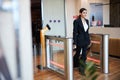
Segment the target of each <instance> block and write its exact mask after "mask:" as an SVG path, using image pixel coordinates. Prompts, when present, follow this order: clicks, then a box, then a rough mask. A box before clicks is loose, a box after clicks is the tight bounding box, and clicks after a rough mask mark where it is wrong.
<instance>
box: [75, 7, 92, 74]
mask: <svg viewBox="0 0 120 80" xmlns="http://www.w3.org/2000/svg"><path fill="white" fill-rule="evenodd" d="M86 16H87V9H85V8H81V9H80V10H79V17H78V18H77V19H76V20H74V22H73V26H74V28H73V40H74V44H75V45H76V54H75V55H74V57H73V63H74V67H80V68H79V70H80V72H81V74H85V73H84V70H85V67H84V66H82V65H81V64H80V63H79V62H80V61H81V62H82V63H83V64H85V62H86V59H87V55H86V51H87V47H88V45H89V44H90V38H89V21H88V20H87V19H86ZM80 52H82V55H81V57H80ZM79 64H80V65H79Z"/></svg>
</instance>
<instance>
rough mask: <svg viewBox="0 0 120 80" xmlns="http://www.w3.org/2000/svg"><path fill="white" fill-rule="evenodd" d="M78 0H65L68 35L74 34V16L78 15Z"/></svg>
mask: <svg viewBox="0 0 120 80" xmlns="http://www.w3.org/2000/svg"><path fill="white" fill-rule="evenodd" d="M75 1H76V0H65V11H66V12H65V13H66V33H67V37H71V36H72V30H73V20H74V19H73V16H74V15H76V7H75V6H76V3H75Z"/></svg>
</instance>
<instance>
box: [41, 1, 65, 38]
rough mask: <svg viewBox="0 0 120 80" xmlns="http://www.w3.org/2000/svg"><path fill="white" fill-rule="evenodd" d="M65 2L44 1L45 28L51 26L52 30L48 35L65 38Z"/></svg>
mask: <svg viewBox="0 0 120 80" xmlns="http://www.w3.org/2000/svg"><path fill="white" fill-rule="evenodd" d="M64 6H65V5H64V0H42V9H43V10H42V21H43V27H45V26H46V24H49V25H50V27H51V30H50V31H48V32H47V33H46V35H52V36H65V14H64V13H65V9H64Z"/></svg>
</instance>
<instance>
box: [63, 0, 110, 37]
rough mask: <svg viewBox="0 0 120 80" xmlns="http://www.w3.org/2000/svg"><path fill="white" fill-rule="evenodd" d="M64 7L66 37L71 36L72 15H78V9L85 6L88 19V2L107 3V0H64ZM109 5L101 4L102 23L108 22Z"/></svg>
mask: <svg viewBox="0 0 120 80" xmlns="http://www.w3.org/2000/svg"><path fill="white" fill-rule="evenodd" d="M65 1H66V2H65V7H66V27H67V28H66V29H67V37H72V32H73V20H74V19H73V16H74V15H79V9H80V8H82V7H85V8H87V11H88V15H87V18H88V19H89V13H90V5H89V4H90V3H103V4H106V3H109V0H65ZM109 12H110V11H109V5H104V6H103V24H109V22H110V21H109V15H110V13H109Z"/></svg>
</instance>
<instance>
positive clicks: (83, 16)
mask: <svg viewBox="0 0 120 80" xmlns="http://www.w3.org/2000/svg"><path fill="white" fill-rule="evenodd" d="M80 15H81V17H82V18H85V17H86V16H87V10H84V11H83V12H82V13H80Z"/></svg>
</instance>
